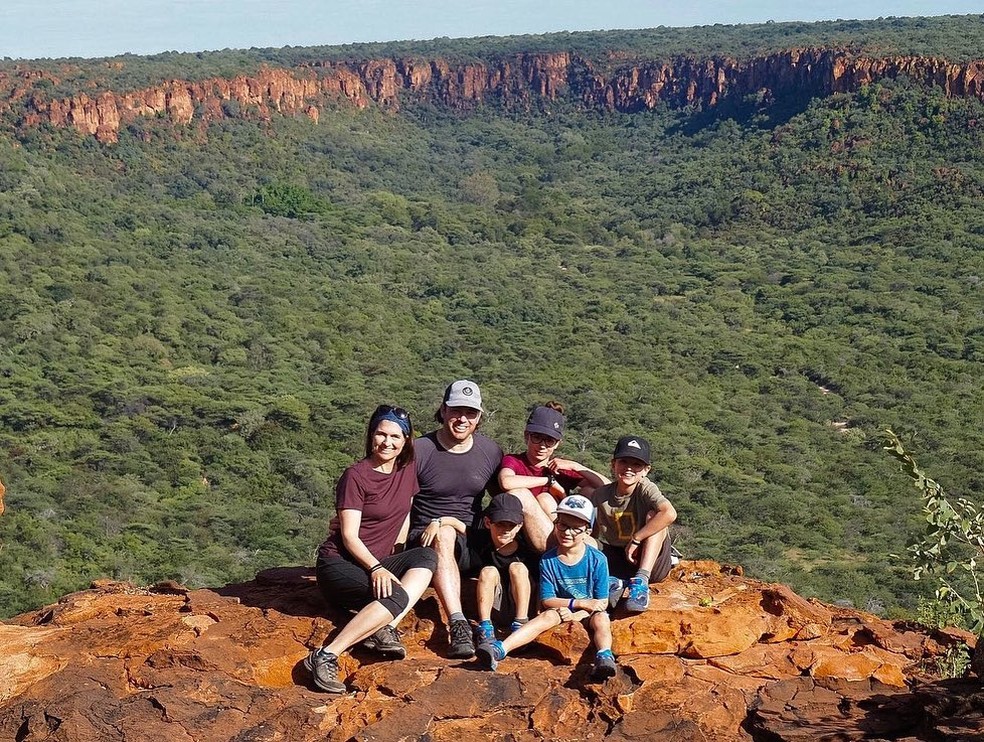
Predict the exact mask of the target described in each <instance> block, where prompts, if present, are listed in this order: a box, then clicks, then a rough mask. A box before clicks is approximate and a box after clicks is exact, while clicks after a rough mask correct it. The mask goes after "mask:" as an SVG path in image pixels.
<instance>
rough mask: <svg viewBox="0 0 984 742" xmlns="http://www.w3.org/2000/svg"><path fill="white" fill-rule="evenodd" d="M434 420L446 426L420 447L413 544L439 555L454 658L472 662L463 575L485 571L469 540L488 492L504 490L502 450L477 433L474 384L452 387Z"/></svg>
mask: <svg viewBox="0 0 984 742" xmlns="http://www.w3.org/2000/svg"><path fill="white" fill-rule="evenodd" d="M434 419H435V420H436V421H437V422H439V423H440V424H441V427H440V428H438V429H437V430H435V431H433V432H431V433H428V434H427V435H425V436H422V437H421V438H418V439H417V440H416V441H415V442H414V454H415V458H416V461H417V484H418V486H419V492H418V493H417V495H416V496H415V497H414V499H413V508H412V509H411V512H410V533H409V539H408V543H410V544H413V543H416V542H418V541H419V542H420V544H422V545H423V546H432V547H433V548H434V550H435V551H436V552H437V570H436V571H435V572H434V581H433V583H432V584H433V586H434V590H435V591H436V592H437V597H438V599H439V600H440V601H441V605H442V606H444V610H445V612H446V614H447V616H448V622H449V625H448V633H449V643H450V647H449V650H448V656H449V657H452V658H459V659H467V658H468V657H471V656H473V655H474V654H475V644H474V642H473V641H472V631H471V626H470V624H469V623H468V620H467V619H466V618H465V615H464V613H463V612H462V609H461V575H462V574H463V573H464V574H467V573H469V572H473V571H475V570H477V569H478V568H479V567H480V566H481V556H480V554H479V552H478V549H477V548H476V546H475V541H474V539H471V538H470V537H469V536H470V533H471V531H472V530H473V529H475V528H478V527H479V524H480V522H481V517H482V498H483V496H484V495H485V492H486V491H487V490H488V491H491V492H493V493H494V492H497V491H498V486H497V481H496V475H497V473H498V471H499V464H500V463H501V462H502V449H501V448H500V447H499V445H498V444H497V443H495V442H494V441H492V440H491V439H489V438H487V437H485V436H484V435H482V434H481V433H479V432H477V430H478V425H479V423H480V422H481V419H482V393H481V391H480V390H479V388H478V384H476V383H475V382H474V381H469V380H468V379H461V380H459V381H456V382H454V383H453V384H451V385H450V386H448V388H447V389H445V390H444V399H443V401H442V402H441V407H440V409H438V411H437V413H436V414H435V415H434Z"/></svg>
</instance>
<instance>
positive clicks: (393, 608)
mask: <svg viewBox="0 0 984 742" xmlns="http://www.w3.org/2000/svg"><path fill="white" fill-rule="evenodd" d="M379 603H380V605H382V606H383V608H385V609H386V610H388V611H389V612H390V615H391V616H393V618H396V617H397V616H399V615H400V614H401V613H403V611H405V610H406V609H407V606H408V605H410V596H409V595H407V591H406V590H404V589H403V588H402V587H401V586H400V585H397V584H395V583H394V585H393V593H392V594H391V595H390V596H389V597H388V598H380V599H379Z"/></svg>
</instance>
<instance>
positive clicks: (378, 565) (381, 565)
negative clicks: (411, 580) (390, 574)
mask: <svg viewBox="0 0 984 742" xmlns="http://www.w3.org/2000/svg"><path fill="white" fill-rule="evenodd" d="M377 569H386V567H384V566H383V563H382V562H379V564H377V565H376V566H375V567H373V568H372V569H370V570H369V574H372V573H373V572H375V571H376V570H377Z"/></svg>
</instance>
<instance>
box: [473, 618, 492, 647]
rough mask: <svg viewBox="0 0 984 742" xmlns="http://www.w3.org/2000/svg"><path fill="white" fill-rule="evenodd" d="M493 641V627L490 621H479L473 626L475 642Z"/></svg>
mask: <svg viewBox="0 0 984 742" xmlns="http://www.w3.org/2000/svg"><path fill="white" fill-rule="evenodd" d="M491 641H495V627H494V626H493V625H492V622H491V621H480V622H479V624H478V626H476V627H475V644H484V643H486V642H491Z"/></svg>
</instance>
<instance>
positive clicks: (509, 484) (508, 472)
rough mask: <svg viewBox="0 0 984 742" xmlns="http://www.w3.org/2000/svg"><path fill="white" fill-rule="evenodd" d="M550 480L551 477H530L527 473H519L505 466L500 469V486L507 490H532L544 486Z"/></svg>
mask: <svg viewBox="0 0 984 742" xmlns="http://www.w3.org/2000/svg"><path fill="white" fill-rule="evenodd" d="M549 481H550V478H549V477H530V476H526V475H525V474H517V473H516V472H515V471H513V470H512V469H507V468H505V467H503V468H502V469H500V470H499V486H500V487H501V488H502V489H503V491H505V492H509V491H511V490H520V489H526V490H531V489H533V488H534V487H543V486H545V485H546V484H547V483H548V482H549Z"/></svg>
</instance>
